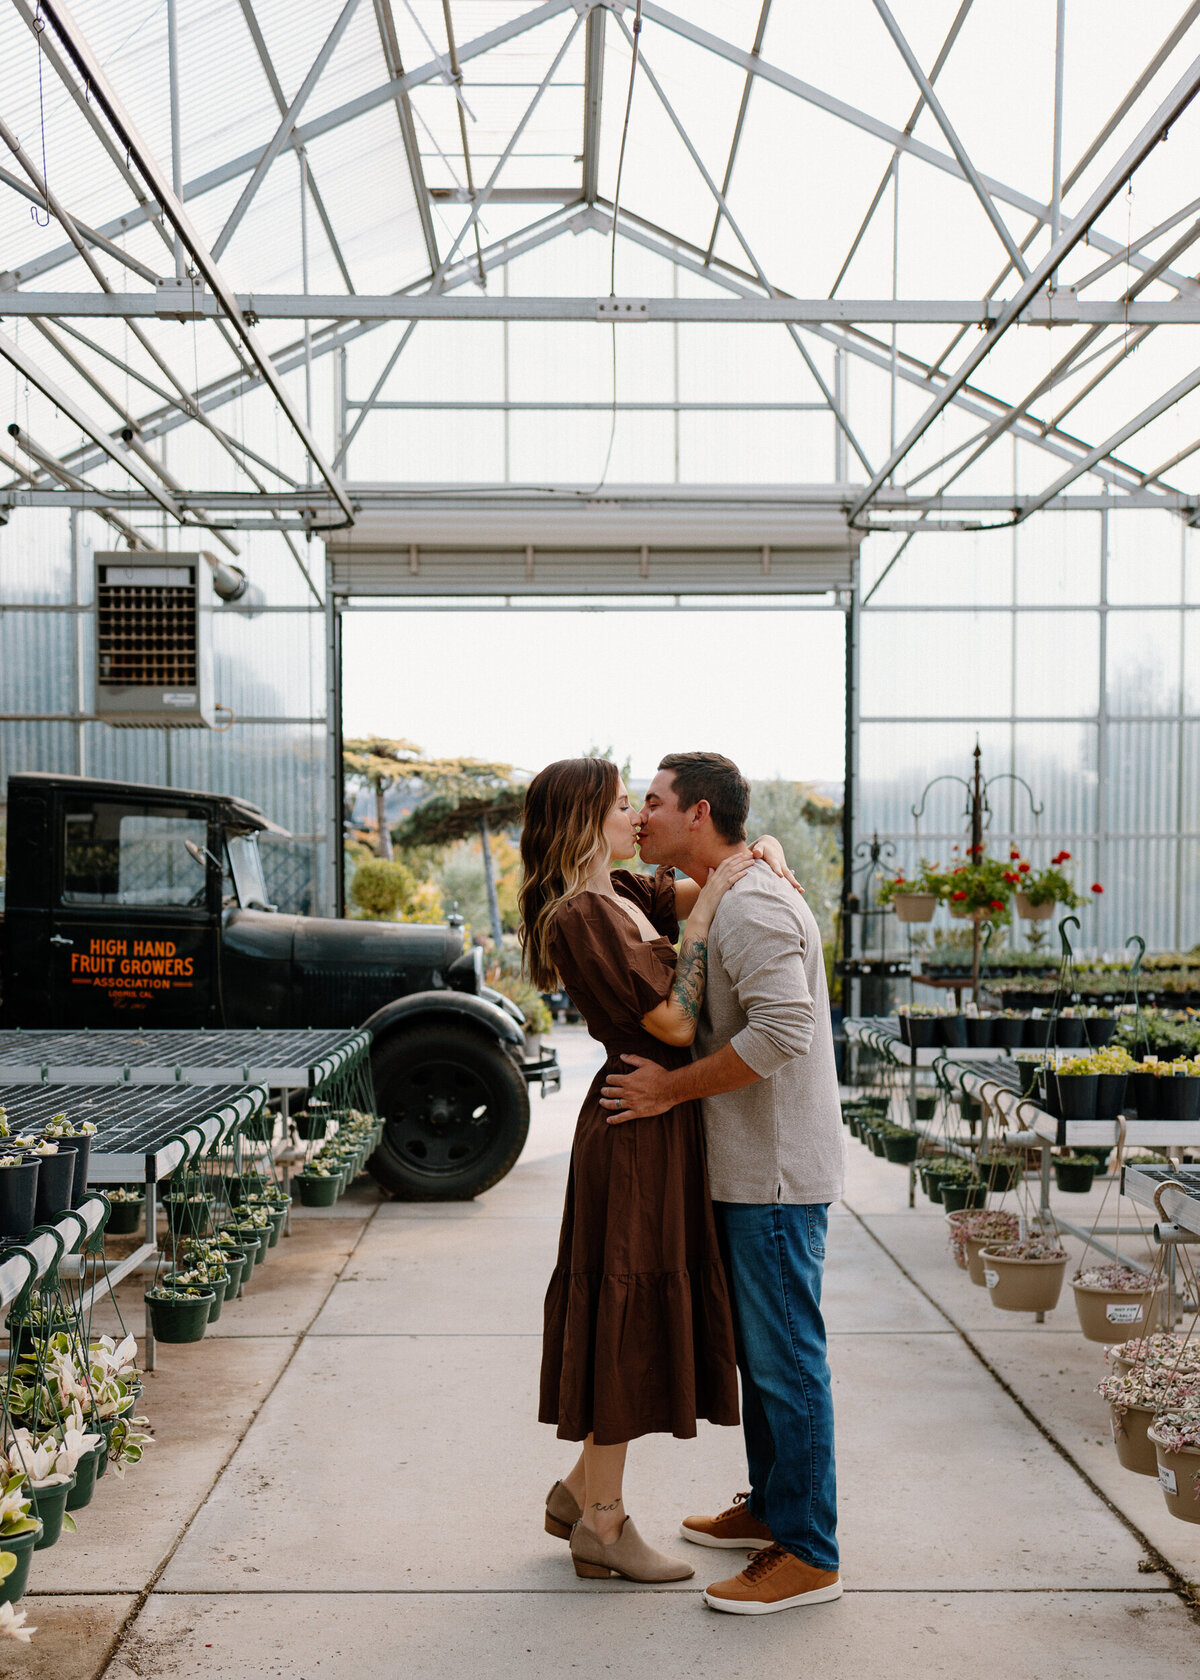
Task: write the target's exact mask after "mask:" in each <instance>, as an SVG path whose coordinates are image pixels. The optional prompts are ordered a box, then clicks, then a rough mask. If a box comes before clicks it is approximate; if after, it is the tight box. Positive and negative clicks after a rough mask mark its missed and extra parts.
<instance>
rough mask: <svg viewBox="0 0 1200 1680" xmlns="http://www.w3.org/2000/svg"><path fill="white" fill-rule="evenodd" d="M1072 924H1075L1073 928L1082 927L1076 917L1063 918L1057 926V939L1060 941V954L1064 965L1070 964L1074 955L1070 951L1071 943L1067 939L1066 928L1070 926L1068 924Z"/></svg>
mask: <svg viewBox="0 0 1200 1680" xmlns="http://www.w3.org/2000/svg"><path fill="white" fill-rule="evenodd" d="M1072 922H1073V923H1074V924H1075V926H1076V927H1077V928H1078V927H1082V925H1083V924H1082V923H1081V922H1080V920H1079V917H1078V916H1064V917H1063V919H1062V921H1061V922H1059V924H1058V937H1059V939H1060V940H1061V941H1062V954H1063V962H1064V963H1069V962H1071V961H1072V960H1073V958H1074V955H1075V953H1074V951H1073V950H1072V949H1071V941H1070V939H1069V938H1068V937H1067V928H1068V927H1069V926H1070V924H1071V923H1072Z"/></svg>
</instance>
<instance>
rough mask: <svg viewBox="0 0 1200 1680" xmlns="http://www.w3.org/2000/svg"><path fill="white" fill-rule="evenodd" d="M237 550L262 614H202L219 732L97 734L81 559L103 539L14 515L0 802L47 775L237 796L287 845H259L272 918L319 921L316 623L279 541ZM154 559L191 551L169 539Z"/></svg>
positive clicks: (39, 517)
mask: <svg viewBox="0 0 1200 1680" xmlns="http://www.w3.org/2000/svg"><path fill="white" fill-rule="evenodd" d="M241 540H242V546H243V549H244V552H243V553H242V554H241V555H240V556H239V558H238V563H239V564H240V565H241V566H242V567H243V569H244V570H245V571H246V572H247V573H248V574H249V575H250V577H251V579H252V581H253V582H254V583H255V584H257V585H258V586H259V587H260V588H262V590H263V591H264V593H265V595H266V600H267V606H268V609H269V610H268V611H266V612H262V613H259V614H257V615H255V616H253V617H248V616H246V615H245V614H244V613H241V612H238V611H237V610H236V609H230V608H224V607H221V606H217V607H216V610H215V611H214V613H213V652H214V687H215V696H216V698H217V700H219V701H220V702H221V704H222V705H223V706H226V707H229V708H230V709H231V710H232V713H233V716H234V721H233V722H232V724H231V725H230V727H229V728H228V729H225V730H207V729H200V730H190V729H188V730H173V731H168V730H157V729H111V728H109V727H108V726H107V725H106V724H103V723H95V722H90V721H88V717H89V714H90V712H91V709H92V683H93V678H94V643H93V630H92V618H91V614H90V610H89V608H90V601H91V593H92V554H93V551H94V550H96V549H101V550H107V549H110V548H111V547H112V546H113V534H112V532H111V531H110V530H109V528H108V527H107V526H105V525H104V524H103V523H102V522H101V521H100V520H99V519H97V518H95V517H94V516H93V515H90V514H72V513H68V512H65V511H60V510H57V509H56V510H47V511H40V512H26V511H22V512H18V513H16V514H14V516H13V518H12V520H11V522H10V523H9V524H8V525H7V526H6V527H4V528H3V529H0V788H2V787H3V786H4V785H5V784H6V783H7V779H8V777H9V776H10V775H12V774H13V773H14V772H16V771H20V770H56V771H61V772H63V773H66V774H83V775H91V776H112V777H119V778H124V779H128V780H130V781H138V782H150V783H155V784H159V785H166V786H170V787H192V788H200V789H212V790H214V791H221V792H227V793H235V794H239V795H241V796H242V797H244V798H247V799H250V800H253V801H254V803H255V804H257V805H260V806H261V807H262V808H263V810H264V811H265V812H266V813H267V815H268V816H270V817H271V818H272V819H273V820H274V821H275V822H278V823H280V824H282V825H283V827H285V828H287V829H289V830H290V831H291V833H292V834H293V835H294V836H295V837H296V838H295V841H294V842H273V843H272V850H271V856H270V858H269V860H268V868H269V870H270V871H271V884H272V887H273V890H274V891H275V892H276V894H277V901H278V902H279V903H280V905H281V908H284V909H295V910H301V909H303V910H309V911H312V910H319V909H320V908H321V907H322V905H321V897H320V883H322V882H324V880H325V875H326V873H327V871H326V870H324V869H323V867H322V864H323V859H324V853H325V850H326V839H325V836H326V834H327V832H328V817H327V798H326V785H325V775H324V769H325V752H326V736H325V711H326V703H325V642H324V621H323V613H322V609H321V607H320V606H319V604H318V603H317V602H316V601H314V600H313V598H312V595H311V592H310V591H309V590H308V588H307V585H306V584H305V583H304V580H303V578H302V577H301V576H300V573H299V571H298V569H297V568H296V566H295V562H294V561H293V559H292V557H291V556H290V555H289V554H288V552H287V550H286V548H284V546H283V544H282V541H281V540H280V539H279V538H277V537H271V536H265V537H263V536H257V535H256V536H251V537H249V538H248V539H241ZM163 546H164V547H168V548H172V549H175V550H180V549H184V548H187V547H189V546H191V545H189V544H188V543H187V542H186V541H184V540H182V533H178V532H169V533H164V536H163ZM204 546H206V547H207V546H211V539H206V541H205V544H204ZM204 587H205V588H207V587H208V585H207V583H205V584H204ZM56 609H58V610H56ZM226 715H227V714H226V713H220V714H219V716H221V717H222V718H224V717H225V716H226Z"/></svg>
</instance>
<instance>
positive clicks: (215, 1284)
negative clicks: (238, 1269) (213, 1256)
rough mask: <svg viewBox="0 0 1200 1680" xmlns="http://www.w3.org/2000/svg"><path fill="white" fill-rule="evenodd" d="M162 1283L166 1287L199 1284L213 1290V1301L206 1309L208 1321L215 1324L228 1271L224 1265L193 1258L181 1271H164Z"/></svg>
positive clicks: (185, 1286)
mask: <svg viewBox="0 0 1200 1680" xmlns="http://www.w3.org/2000/svg"><path fill="white" fill-rule="evenodd" d="M162 1281H163V1284H164V1286H165V1287H166V1288H167V1289H187V1288H190V1287H191V1286H192V1285H194V1284H199V1285H200V1286H202V1287H203V1288H205V1289H211V1290H212V1292H213V1302H212V1305H211V1306H210V1307H209V1309H208V1322H209V1323H210V1324H215V1323H216V1322H217V1320H218V1319H219V1318H220V1316H221V1308H222V1307H223V1306H224V1305H225V1295H226V1292H227V1290H228V1289H229V1281H230V1280H229V1273H228V1272H227V1271H226V1270H225V1268H224V1266H220V1265H217V1264H212V1265H210V1264H209V1263H208V1262H207V1261H205V1260H195V1261H193V1262H192V1263H191V1264H190V1265H188V1266H187V1267H186V1268H185V1269H183V1270H181V1271H174V1272H165V1273H164V1274H163V1280H162Z"/></svg>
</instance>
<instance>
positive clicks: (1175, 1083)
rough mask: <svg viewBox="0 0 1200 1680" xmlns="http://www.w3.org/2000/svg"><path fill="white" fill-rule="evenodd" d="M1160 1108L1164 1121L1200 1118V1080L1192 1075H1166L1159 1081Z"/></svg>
mask: <svg viewBox="0 0 1200 1680" xmlns="http://www.w3.org/2000/svg"><path fill="white" fill-rule="evenodd" d="M1158 1083H1159V1107H1160V1108H1161V1110H1162V1118H1163V1119H1164V1120H1196V1119H1198V1118H1200V1079H1195V1078H1193V1077H1192V1076H1191V1075H1190V1074H1186V1075H1184V1076H1183V1077H1182V1078H1181V1077H1180V1076H1179V1074H1164V1075H1163V1077H1162V1078H1161V1079H1160V1080H1159V1082H1158Z"/></svg>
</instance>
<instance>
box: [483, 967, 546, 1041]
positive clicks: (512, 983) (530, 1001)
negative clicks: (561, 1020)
mask: <svg viewBox="0 0 1200 1680" xmlns="http://www.w3.org/2000/svg"><path fill="white" fill-rule="evenodd" d="M487 983H488V985H489V986H491V987H492V988H493V990H494V991H497V992H500V993H501V994H502V995H503V996H504V997H506V998H509V999H511V1001H512V1002H513V1003H515V1004H516V1006H517V1008H518V1009H519V1010H520V1011H521V1013H522V1015H524V1017H525V1026H526V1029H527V1030H528V1031H529V1032H532V1033H548V1032H549V1031H550V1029H551V1028H552V1027H553V1025H554V1017H553V1016H552V1015H551V1013H550V1010H549V1007H548V1006H547V1004H546V1001H545V999H544V998H543V997H542V994H541V993H540V992H539V991H538V989H537V987H536V986H532V985H530V983H529V981H528V980H522V979H521V978H520V977H519V976H514V975H511V974H504V973H500V972H497V971H495V970H493V969H489V970H488V975H487Z"/></svg>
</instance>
